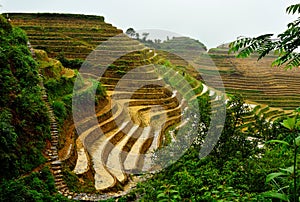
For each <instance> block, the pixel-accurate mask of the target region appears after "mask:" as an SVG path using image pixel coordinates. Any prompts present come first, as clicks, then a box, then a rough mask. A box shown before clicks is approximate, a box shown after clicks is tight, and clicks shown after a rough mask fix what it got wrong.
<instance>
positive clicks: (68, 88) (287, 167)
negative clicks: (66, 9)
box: [0, 4, 300, 202]
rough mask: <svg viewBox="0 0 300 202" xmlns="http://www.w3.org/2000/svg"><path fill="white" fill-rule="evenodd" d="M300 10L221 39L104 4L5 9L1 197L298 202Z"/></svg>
mask: <svg viewBox="0 0 300 202" xmlns="http://www.w3.org/2000/svg"><path fill="white" fill-rule="evenodd" d="M299 11H300V6H299V4H296V5H294V7H293V6H292V8H291V9H290V10H289V9H287V12H288V13H293V14H294V15H297V14H298V15H299ZM293 23H294V24H290V25H289V27H288V30H289V31H286V32H284V33H283V35H282V36H280V37H281V38H280V37H279V38H278V40H277V41H276V40H272V39H270V36H267V35H264V36H261V37H257V38H242V39H240V38H238V39H236V40H235V41H234V39H235V38H236V37H235V36H233V37H232V38H233V40H232V41H233V42H231V43H224V44H220V45H219V46H217V47H215V48H210V49H209V48H207V47H206V46H205V44H204V43H202V42H201V41H199V40H197V39H193V38H191V37H186V36H172V37H171V36H170V37H168V39H166V40H160V39H151V38H150V37H149V36H151V33H150V35H149V33H138V31H135V30H134V29H133V28H129V29H127V30H121V29H120V28H117V27H116V26H114V25H113V24H110V23H109V22H107V21H106V19H105V17H103V16H96V15H83V14H63V13H16V12H15V13H12V12H10V13H2V15H1V16H0V24H1V27H0V36H1V42H0V43H1V49H0V58H1V59H0V61H1V74H0V81H1V106H0V109H1V113H0V117H1V141H0V144H1V147H0V148H1V155H0V156H1V166H0V169H1V172H0V173H1V177H0V201H73V200H74V201H78V200H79V201H298V202H299V200H300V195H299V193H300V177H299V173H300V171H299V166H300V163H299V162H300V156H299V146H300V137H299V134H300V133H299V131H300V116H299V112H300V110H299V106H300V88H299V85H300V69H299V61H300V59H299V58H300V57H299V52H297V51H296V52H294V50H295V49H292V48H294V47H295V48H296V47H299V18H298V20H296V21H294V22H293ZM132 26H133V27H134V25H132ZM294 32H295V33H294ZM289 34H290V35H289ZM285 37H286V38H285ZM288 37H289V38H288ZM288 39H290V42H289V43H288V42H287V40H288ZM285 42H287V43H286V44H284V43H285ZM280 43H281V44H280ZM290 43H293V46H292V45H289V44H290ZM282 44H283V45H282ZM281 45H282V47H281ZM278 47H280V48H278ZM271 49H272V50H271ZM276 49H278V50H280V51H282V52H279V53H278V50H277V51H276ZM287 54H289V55H288V56H287ZM278 57H281V60H278ZM258 58H260V59H259V60H258ZM274 61H275V62H277V63H276V64H279V65H274V64H275V62H274ZM281 61H283V62H282V63H280V62H281ZM285 64H287V66H286V68H285V66H284V65H285Z"/></svg>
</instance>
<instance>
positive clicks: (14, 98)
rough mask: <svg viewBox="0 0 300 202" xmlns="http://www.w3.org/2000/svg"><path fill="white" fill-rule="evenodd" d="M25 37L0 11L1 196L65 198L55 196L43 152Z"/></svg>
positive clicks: (43, 120)
mask: <svg viewBox="0 0 300 202" xmlns="http://www.w3.org/2000/svg"><path fill="white" fill-rule="evenodd" d="M27 42H28V39H27V37H26V34H25V33H24V32H23V31H22V30H21V29H20V28H13V27H11V25H10V24H9V23H8V22H7V21H6V19H4V18H3V17H2V16H1V15H0V44H1V45H0V47H1V48H0V67H1V68H0V71H1V73H0V83H1V88H0V92H1V96H0V117H1V119H0V125H1V127H0V130H1V132H0V134H1V136H0V138H1V140H0V201H54V200H60V201H65V199H64V198H63V197H62V196H59V195H54V194H55V193H56V189H55V186H54V179H53V177H52V175H51V173H50V170H49V168H48V167H47V163H46V162H47V158H46V155H44V153H43V152H44V151H45V149H46V148H47V146H49V138H50V127H49V118H48V114H47V108H46V106H45V103H44V102H43V101H42V93H41V92H42V91H41V86H40V83H41V80H40V77H39V75H38V65H37V63H36V62H35V61H34V59H33V58H32V56H31V53H30V51H29V49H28V47H27ZM45 163H46V164H45Z"/></svg>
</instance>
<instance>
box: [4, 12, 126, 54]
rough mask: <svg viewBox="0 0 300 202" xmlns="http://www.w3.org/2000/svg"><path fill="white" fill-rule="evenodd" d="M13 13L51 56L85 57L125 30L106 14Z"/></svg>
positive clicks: (14, 19)
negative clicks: (107, 20)
mask: <svg viewBox="0 0 300 202" xmlns="http://www.w3.org/2000/svg"><path fill="white" fill-rule="evenodd" d="M4 15H6V14H4ZM9 17H10V19H11V23H12V24H13V25H15V26H18V27H20V28H22V29H23V30H24V31H25V32H26V33H27V36H28V38H29V39H30V43H31V44H32V47H33V48H36V49H42V50H45V51H47V53H48V55H49V57H56V56H58V55H59V54H63V55H64V56H65V57H66V58H68V59H71V58H77V59H85V58H86V57H87V55H88V54H89V53H90V52H91V51H92V50H94V49H95V48H96V47H97V46H98V45H99V44H100V43H101V42H102V41H105V40H107V39H108V38H109V37H112V36H115V35H117V34H120V33H122V30H120V29H117V28H116V27H114V26H112V25H111V24H109V23H106V22H104V17H102V16H91V15H71V14H51V15H50V14H47V13H46V14H45V13H37V14H24V13H9Z"/></svg>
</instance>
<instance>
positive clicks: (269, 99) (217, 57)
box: [194, 48, 300, 110]
mask: <svg viewBox="0 0 300 202" xmlns="http://www.w3.org/2000/svg"><path fill="white" fill-rule="evenodd" d="M209 56H210V58H211V59H212V60H213V62H214V64H215V66H216V67H217V70H218V71H217V72H216V69H213V68H214V67H213V68H212V67H211V64H207V62H206V60H207V59H206V58H205V57H207V56H205V55H204V56H199V57H198V58H197V59H196V60H195V61H194V62H195V64H196V67H197V68H198V70H199V71H200V72H201V74H202V75H201V76H202V77H203V76H205V77H206V79H207V78H209V81H210V82H211V83H212V84H214V86H215V87H216V88H219V89H221V88H222V89H224V90H225V91H226V92H227V93H230V94H241V95H242V96H243V97H244V98H245V99H246V100H248V102H250V103H251V102H255V103H258V104H265V105H269V106H270V107H275V108H281V109H284V110H294V109H295V108H297V107H299V106H300V88H299V81H300V80H299V79H300V70H299V69H293V70H288V71H286V70H284V69H283V68H280V67H271V63H272V61H273V60H274V57H272V56H267V57H265V58H264V59H262V60H261V61H257V57H255V56H252V57H250V58H243V59H240V58H235V56H234V55H228V49H224V48H223V49H221V50H219V49H218V50H214V51H210V52H209ZM217 73H220V75H221V77H222V81H223V84H224V87H223V86H219V87H218V85H219V84H218V82H220V81H218V80H217V79H216V77H215V75H216V74H217ZM201 76H198V78H199V79H200V80H201V79H202V78H201Z"/></svg>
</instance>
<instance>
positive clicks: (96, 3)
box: [0, 0, 299, 48]
mask: <svg viewBox="0 0 300 202" xmlns="http://www.w3.org/2000/svg"><path fill="white" fill-rule="evenodd" d="M298 2H299V0H298V1H297V0H184V1H183V0H151V1H150V0H26V1H23V0H0V5H2V7H1V8H0V12H1V13H3V12H59V13H80V14H95V15H101V16H104V17H105V21H106V22H108V23H111V24H113V25H114V26H116V27H118V28H121V29H123V30H124V31H126V29H127V28H129V27H133V28H134V29H135V30H142V29H161V30H167V31H172V32H175V33H178V34H181V35H184V36H189V37H192V38H195V39H198V40H199V41H201V42H203V43H204V44H205V45H206V46H208V47H209V48H211V47H216V46H218V45H220V44H222V43H225V42H229V41H232V40H234V39H236V37H238V36H241V35H242V36H256V35H259V34H264V33H277V34H278V33H280V32H281V31H283V30H284V29H285V28H286V24H287V23H288V22H290V21H291V20H293V19H295V16H291V15H287V14H286V13H285V8H286V7H287V6H288V5H290V4H295V3H298Z"/></svg>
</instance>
